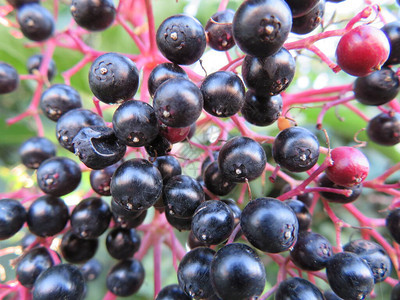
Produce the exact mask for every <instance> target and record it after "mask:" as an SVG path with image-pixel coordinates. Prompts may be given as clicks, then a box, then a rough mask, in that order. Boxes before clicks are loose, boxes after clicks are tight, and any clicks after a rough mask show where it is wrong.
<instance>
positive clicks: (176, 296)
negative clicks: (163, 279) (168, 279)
mask: <svg viewBox="0 0 400 300" xmlns="http://www.w3.org/2000/svg"><path fill="white" fill-rule="evenodd" d="M155 300H192V297H189V296H188V295H187V294H186V293H185V292H184V291H183V290H182V289H181V288H180V286H179V285H178V284H170V285H167V286H165V287H163V288H162V289H161V291H160V292H159V293H158V295H157V297H156V299H155Z"/></svg>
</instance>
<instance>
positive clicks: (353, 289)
mask: <svg viewBox="0 0 400 300" xmlns="http://www.w3.org/2000/svg"><path fill="white" fill-rule="evenodd" d="M326 275H327V277H328V282H329V285H330V286H331V288H332V290H333V291H334V292H335V294H337V295H338V296H339V297H342V298H344V299H349V300H350V299H351V300H353V299H354V300H358V299H364V298H365V297H366V296H367V295H368V294H369V293H371V291H372V289H373V288H374V275H373V273H372V271H371V269H370V267H369V266H368V264H367V263H366V262H365V261H364V260H363V259H362V258H361V257H359V256H358V255H357V254H354V253H351V252H339V253H336V254H335V255H333V256H332V257H331V259H329V260H328V262H327V264H326Z"/></svg>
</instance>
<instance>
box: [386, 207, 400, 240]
mask: <svg viewBox="0 0 400 300" xmlns="http://www.w3.org/2000/svg"><path fill="white" fill-rule="evenodd" d="M386 227H387V229H388V230H389V232H390V234H391V235H392V237H393V239H394V240H395V241H396V243H398V244H400V208H396V209H395V210H392V211H391V212H390V213H389V215H388V216H387V217H386Z"/></svg>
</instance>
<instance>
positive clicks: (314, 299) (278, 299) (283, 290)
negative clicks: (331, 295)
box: [275, 277, 325, 300]
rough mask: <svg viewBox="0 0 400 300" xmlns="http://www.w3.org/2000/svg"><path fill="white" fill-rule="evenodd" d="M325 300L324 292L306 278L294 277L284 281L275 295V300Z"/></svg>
mask: <svg viewBox="0 0 400 300" xmlns="http://www.w3.org/2000/svg"><path fill="white" fill-rule="evenodd" d="M300 299H304V300H305V299H307V300H325V297H324V295H323V294H322V292H321V291H320V290H319V289H318V288H317V287H316V286H315V285H314V284H312V283H311V282H309V281H308V280H306V279H304V278H299V277H292V278H289V279H286V280H284V281H282V282H281V283H280V284H279V286H278V289H277V290H276V293H275V300H300Z"/></svg>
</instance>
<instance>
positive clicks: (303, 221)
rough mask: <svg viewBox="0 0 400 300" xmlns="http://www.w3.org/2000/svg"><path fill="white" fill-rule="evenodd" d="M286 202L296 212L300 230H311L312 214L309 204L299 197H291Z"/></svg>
mask: <svg viewBox="0 0 400 300" xmlns="http://www.w3.org/2000/svg"><path fill="white" fill-rule="evenodd" d="M284 202H285V203H286V204H287V205H289V206H290V208H291V209H293V211H294V213H295V214H296V217H297V221H299V232H300V231H307V230H309V229H310V227H311V220H312V216H311V213H310V211H309V210H308V208H307V205H306V204H304V202H302V201H300V200H297V199H289V200H285V201H284Z"/></svg>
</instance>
